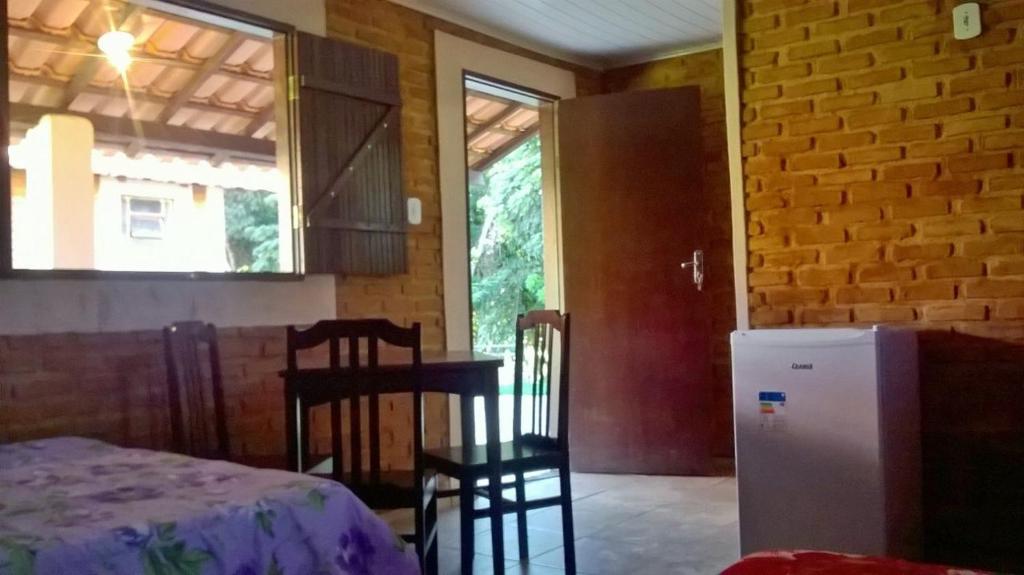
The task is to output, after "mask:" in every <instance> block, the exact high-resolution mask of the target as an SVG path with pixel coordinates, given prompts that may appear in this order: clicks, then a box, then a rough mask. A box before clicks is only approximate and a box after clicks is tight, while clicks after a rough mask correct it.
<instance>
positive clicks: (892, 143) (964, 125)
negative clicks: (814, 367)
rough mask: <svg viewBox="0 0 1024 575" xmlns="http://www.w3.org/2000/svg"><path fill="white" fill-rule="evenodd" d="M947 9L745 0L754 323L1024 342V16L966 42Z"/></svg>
mask: <svg viewBox="0 0 1024 575" xmlns="http://www.w3.org/2000/svg"><path fill="white" fill-rule="evenodd" d="M949 8H950V6H949V5H948V3H947V4H946V5H941V6H940V5H938V4H937V3H936V2H933V1H923V2H920V1H910V2H907V1H888V0H848V1H843V2H838V3H836V2H799V1H772V0H765V1H755V2H752V3H750V4H747V5H746V12H747V16H746V17H744V18H743V23H742V30H743V32H744V35H743V54H742V68H743V76H744V80H745V87H744V90H743V104H744V106H743V151H744V155H745V156H746V160H745V162H744V165H745V172H746V175H747V178H746V188H747V210H748V214H749V220H748V226H749V233H750V243H749V247H750V262H751V268H752V269H751V272H750V285H751V302H752V321H753V323H754V325H756V326H769V325H798V324H799V325H837V324H838V325H843V324H848V323H851V322H856V323H872V322H901V323H902V322H907V323H914V324H916V325H927V326H929V327H941V328H943V329H945V328H953V329H956V330H958V331H962V332H965V333H970V334H976V335H981V336H991V335H994V336H997V337H1017V338H1024V324H1022V323H1021V322H1020V320H1021V319H1024V299H1022V298H1024V257H1021V254H1022V253H1024V235H1022V232H1024V210H1022V205H1021V195H1022V191H1021V189H1022V187H1024V172H1022V171H1021V169H1020V167H1019V166H1020V163H1021V160H1022V157H1024V156H1022V155H1021V151H1020V149H1021V147H1022V146H1024V108H1022V106H1024V48H1021V44H1020V42H1021V39H1020V37H1019V28H1020V26H1021V20H1022V19H1024V4H1022V3H1020V2H993V3H990V5H989V6H987V7H986V10H985V21H986V23H987V24H988V28H989V29H988V30H987V31H986V32H985V34H983V35H982V37H981V38H978V39H975V40H970V41H966V42H960V41H956V40H954V39H953V37H952V31H951V27H952V26H951V18H950V14H949Z"/></svg>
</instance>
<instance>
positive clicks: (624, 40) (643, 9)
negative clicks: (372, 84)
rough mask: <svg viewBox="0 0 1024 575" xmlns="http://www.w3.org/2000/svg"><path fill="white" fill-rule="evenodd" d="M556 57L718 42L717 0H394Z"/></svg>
mask: <svg viewBox="0 0 1024 575" xmlns="http://www.w3.org/2000/svg"><path fill="white" fill-rule="evenodd" d="M391 1H392V2H395V3H397V4H402V5H404V6H408V7H410V8H413V9H415V10H419V11H420V12H425V13H427V14H430V15H433V16H437V17H439V18H443V19H445V20H449V21H451V22H455V23H456V24H460V25H462V26H466V27H467V28H472V29H475V30H478V31H480V32H484V33H487V34H490V35H492V36H495V37H497V38H500V39H502V40H505V41H509V42H513V43H515V44H518V45H520V46H523V47H524V48H529V49H532V50H535V51H538V52H542V53H545V54H548V55H551V56H554V57H557V58H561V59H564V60H569V61H572V62H576V63H579V64H584V65H588V66H591V67H596V68H609V67H614V66H622V65H627V64H634V63H638V62H644V61H648V60H654V59H658V58H662V57H667V56H670V55H672V54H674V53H678V52H683V51H686V50H688V49H693V48H696V47H702V46H706V45H708V44H713V43H717V42H719V41H720V40H721V37H722V9H721V4H720V2H719V0H391Z"/></svg>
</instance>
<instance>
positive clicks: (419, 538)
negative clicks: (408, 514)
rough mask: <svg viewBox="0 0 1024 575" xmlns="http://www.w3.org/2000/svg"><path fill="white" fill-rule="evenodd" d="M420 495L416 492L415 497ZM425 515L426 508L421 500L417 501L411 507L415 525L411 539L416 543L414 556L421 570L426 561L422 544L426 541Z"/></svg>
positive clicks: (424, 546) (424, 548)
mask: <svg viewBox="0 0 1024 575" xmlns="http://www.w3.org/2000/svg"><path fill="white" fill-rule="evenodd" d="M420 497H422V494H421V492H418V493H417V499H419V498H420ZM425 515H426V510H425V509H424V508H423V505H422V504H421V502H420V501H417V502H416V507H415V509H413V521H414V522H415V526H414V527H413V541H414V544H415V545H416V557H417V558H418V559H419V562H420V570H421V571H422V570H424V565H426V561H427V555H426V552H427V549H426V545H424V543H425V542H426V536H425V534H424V524H425V523H426V518H425V517H424V516H425Z"/></svg>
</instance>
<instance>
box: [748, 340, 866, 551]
mask: <svg viewBox="0 0 1024 575" xmlns="http://www.w3.org/2000/svg"><path fill="white" fill-rule="evenodd" d="M876 337H877V333H876V332H875V331H873V330H853V329H839V330H758V331H754V332H737V333H735V334H733V387H734V403H735V410H736V413H735V415H736V422H735V424H736V466H737V467H736V471H737V483H738V485H739V513H740V547H741V549H742V552H743V553H745V554H746V553H751V552H754V551H761V550H766V549H822V550H832V551H844V552H851V553H867V554H872V553H875V554H877V553H884V552H885V543H886V532H885V499H884V490H883V486H882V484H881V483H882V466H881V460H880V459H881V453H880V449H879V414H878V388H877V385H878V381H877V379H878V378H877V374H878V365H877V357H876Z"/></svg>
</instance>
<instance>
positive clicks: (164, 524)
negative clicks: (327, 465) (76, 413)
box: [0, 437, 419, 575]
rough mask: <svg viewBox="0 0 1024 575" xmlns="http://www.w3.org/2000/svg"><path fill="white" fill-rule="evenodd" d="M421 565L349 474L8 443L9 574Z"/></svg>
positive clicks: (1, 495) (196, 574)
mask: <svg viewBox="0 0 1024 575" xmlns="http://www.w3.org/2000/svg"><path fill="white" fill-rule="evenodd" d="M70 573H76V574H78V573H81V574H104V575H108V574H128V573H131V574H145V575H206V574H225V575H312V574H320V573H324V574H327V573H330V574H339V575H340V574H343V575H363V574H369V573H386V574H389V575H390V574H396V575H403V574H407V573H408V574H413V573H419V568H418V566H417V561H416V556H415V552H414V550H413V549H412V547H411V546H406V545H405V544H404V543H403V542H402V541H401V540H400V539H399V538H397V537H396V536H395V535H394V533H393V532H392V531H391V529H390V528H389V527H388V525H387V524H386V523H384V521H383V520H382V519H380V518H379V517H378V516H377V515H375V514H374V513H373V511H371V510H370V509H369V508H367V507H366V506H365V505H364V504H363V503H362V502H361V501H359V499H358V498H356V497H355V495H353V494H352V493H351V492H350V491H349V490H348V489H346V488H345V487H344V486H342V485H340V484H338V483H334V482H330V481H325V480H322V479H317V478H314V477H308V476H304V475H299V474H295V473H287V472H283V471H272V470H265V469H259V470H258V469H252V468H249V467H243V466H241V465H235V464H232V463H227V462H223V461H208V460H202V459H193V458H190V457H184V456H180V455H174V454H170V453H162V452H156V451H147V450H142V449H122V448H118V447H114V446H112V445H108V444H106V443H102V442H99V441H93V440H89V439H81V438H73V437H64V438H56V439H48V440H43V441H33V442H26V443H16V444H10V445H0V575H30V574H39V575H48V574H55V575H56V574H61V575H63V574H70Z"/></svg>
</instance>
